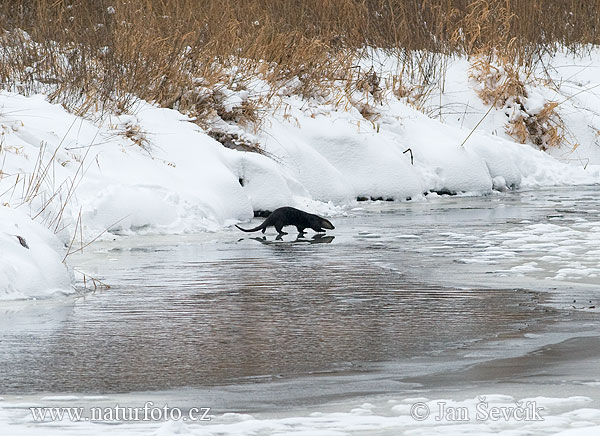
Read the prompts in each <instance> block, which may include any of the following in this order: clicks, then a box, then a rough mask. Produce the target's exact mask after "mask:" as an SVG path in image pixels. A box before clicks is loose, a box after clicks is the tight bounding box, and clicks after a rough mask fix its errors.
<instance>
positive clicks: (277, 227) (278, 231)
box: [275, 223, 287, 235]
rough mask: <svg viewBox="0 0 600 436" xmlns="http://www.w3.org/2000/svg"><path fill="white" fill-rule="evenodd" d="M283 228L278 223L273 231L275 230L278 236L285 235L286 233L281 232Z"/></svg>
mask: <svg viewBox="0 0 600 436" xmlns="http://www.w3.org/2000/svg"><path fill="white" fill-rule="evenodd" d="M282 229H283V226H282V225H281V224H279V223H277V224H275V230H277V233H279V234H280V235H287V233H286V232H284V231H283V230H282Z"/></svg>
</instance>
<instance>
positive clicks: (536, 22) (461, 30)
mask: <svg viewBox="0 0 600 436" xmlns="http://www.w3.org/2000/svg"><path fill="white" fill-rule="evenodd" d="M599 5H600V3H599V2H598V0H587V1H582V0H564V1H561V2H550V1H548V2H539V1H531V0H489V1H485V0H418V1H417V0H218V1H217V0H204V1H202V2H197V1H196V0H136V1H129V0H110V1H109V0H96V1H93V2H92V1H88V0H11V1H4V2H1V3H0V86H2V87H4V88H7V89H11V90H15V91H18V92H21V93H25V94H27V93H32V92H39V91H41V90H43V91H46V92H48V93H49V96H50V99H51V100H52V101H55V102H59V103H62V104H63V105H64V106H65V107H67V108H68V109H70V110H72V111H74V112H77V113H86V112H87V111H90V110H94V111H102V110H107V109H109V110H111V111H113V110H116V111H121V112H127V111H131V110H132V108H133V105H134V103H135V100H136V98H138V97H140V98H143V99H145V100H148V101H152V102H156V103H157V104H159V105H161V106H164V107H175V108H177V109H179V110H181V111H183V112H186V113H188V114H190V115H192V116H194V117H197V119H198V121H199V122H200V123H202V121H203V120H204V119H206V118H209V117H210V116H212V115H214V114H215V113H216V114H217V115H219V116H221V117H222V118H226V119H230V120H232V121H235V122H248V123H256V122H258V121H259V120H260V118H261V108H263V107H265V106H266V105H268V104H269V103H270V97H272V95H273V94H270V95H266V96H263V98H261V99H260V100H254V101H246V102H244V104H242V105H240V107H236V108H234V109H233V110H227V111H224V110H223V107H222V105H220V103H219V87H220V86H223V84H226V85H227V86H228V87H229V88H230V89H236V88H237V89H239V88H243V87H244V86H245V84H246V83H247V82H248V80H249V79H250V78H251V77H261V78H262V79H264V80H266V81H267V82H268V83H269V84H270V85H271V87H272V89H273V91H272V92H273V93H274V92H275V91H276V90H277V89H279V87H281V86H284V85H285V84H286V83H287V82H288V81H289V80H290V79H292V78H298V79H299V82H298V84H297V86H296V87H295V89H294V90H293V91H292V92H294V93H297V94H300V95H303V96H305V97H313V96H329V95H330V94H331V92H332V91H331V90H332V89H333V88H334V85H336V86H337V85H339V83H343V84H345V85H344V86H345V89H346V90H347V91H348V92H352V91H353V90H356V89H360V90H362V91H364V92H365V93H367V94H368V95H369V96H370V98H371V99H372V100H373V101H375V102H376V101H377V99H378V98H380V97H381V96H378V92H379V86H380V82H381V81H382V80H384V78H379V77H374V76H373V75H370V76H369V74H356V72H355V70H354V69H353V67H354V66H355V65H356V59H357V56H359V55H361V51H362V50H363V49H364V48H365V47H379V48H383V49H385V50H387V51H389V52H391V53H394V54H395V55H396V56H397V57H398V59H399V61H400V70H399V71H398V74H397V77H395V78H391V81H392V82H394V87H393V89H394V91H395V92H396V93H397V95H401V96H405V97H407V98H408V99H409V100H410V101H411V102H412V103H413V104H415V105H416V106H418V105H419V104H420V102H422V101H423V99H424V98H425V97H426V96H427V94H428V89H429V88H430V87H431V86H432V84H433V83H435V82H436V80H439V76H440V74H443V72H442V71H441V69H443V57H444V56H451V55H454V54H466V55H469V56H475V55H476V56H478V57H479V58H481V59H487V60H488V61H491V59H492V58H496V57H498V56H501V57H502V58H503V59H505V60H506V63H505V65H513V66H517V65H531V64H533V63H535V62H536V59H537V58H539V56H540V54H542V53H545V52H552V51H553V50H556V49H557V47H558V46H559V45H561V46H567V47H570V48H571V49H572V50H574V51H581V50H584V49H585V45H586V44H588V43H598V42H600V36H599V34H598V31H599V30H598V29H600V14H597V10H598V6H599ZM364 53H365V52H363V54H364ZM490 73H492V74H493V72H490ZM385 80H389V78H385ZM500 88H502V89H500ZM491 89H494V90H495V92H499V93H501V94H503V95H502V96H500V97H498V96H485V98H486V99H487V100H489V99H490V98H492V97H493V98H494V100H496V101H501V100H504V99H506V98H507V97H506V95H508V94H510V93H511V92H515V93H516V94H513V95H521V94H519V93H522V90H520V89H518V84H517V83H514V84H509V83H508V82H505V83H504V84H503V85H502V86H501V87H498V86H496V87H491ZM364 112H365V114H366V115H367V116H370V117H373V114H372V111H371V110H370V108H368V107H367V108H364Z"/></svg>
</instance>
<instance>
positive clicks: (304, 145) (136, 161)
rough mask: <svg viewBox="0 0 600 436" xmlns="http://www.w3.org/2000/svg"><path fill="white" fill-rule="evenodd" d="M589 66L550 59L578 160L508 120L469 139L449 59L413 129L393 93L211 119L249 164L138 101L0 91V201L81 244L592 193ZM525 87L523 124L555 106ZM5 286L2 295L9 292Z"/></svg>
mask: <svg viewBox="0 0 600 436" xmlns="http://www.w3.org/2000/svg"><path fill="white" fill-rule="evenodd" d="M593 53H597V51H593ZM597 58H598V56H596V57H594V58H593V59H592V60H591V61H590V59H579V60H578V61H577V62H579V67H577V66H573V65H569V67H568V68H566V69H564V70H563V69H561V67H562V66H563V65H562V64H563V63H566V62H567V61H568V59H567V57H566V56H563V57H558V58H557V59H556V60H555V65H554V67H555V68H554V69H553V70H552V74H553V75H554V76H553V77H554V78H555V80H556V82H559V81H560V80H561V78H562V76H561V74H563V75H568V78H567V77H564V78H563V79H564V84H563V88H564V89H566V91H565V93H567V94H565V95H562V96H560V98H563V97H564V98H567V100H568V101H567V102H565V104H564V105H561V106H560V107H559V108H560V109H561V110H563V112H564V113H562V116H563V117H564V118H565V119H566V120H567V121H569V124H568V126H569V127H570V128H572V130H573V131H572V132H571V133H573V134H577V135H579V136H578V138H581V139H582V140H581V141H580V142H582V144H581V145H580V146H579V147H578V149H577V159H573V158H572V156H571V154H569V153H568V152H569V150H560V149H557V150H553V151H552V153H551V154H552V155H553V156H554V157H552V156H551V155H550V154H549V153H545V152H542V151H539V150H536V149H535V148H534V147H533V146H532V145H528V144H519V143H516V142H514V141H513V140H512V139H511V138H510V136H508V135H507V134H505V133H498V132H499V130H500V131H502V130H503V128H504V126H503V124H502V123H503V122H504V121H503V120H504V118H506V117H509V115H510V114H504V112H503V111H502V108H500V109H494V110H493V111H492V112H491V114H490V115H489V116H488V117H484V118H483V120H484V122H483V123H482V124H481V126H480V127H479V128H478V129H476V130H475V131H474V132H473V133H472V130H473V128H474V127H476V126H477V125H478V121H479V120H481V119H482V116H484V115H485V111H486V110H487V109H486V106H485V105H484V104H483V103H482V102H481V101H480V100H479V97H478V96H477V94H476V88H477V86H478V85H477V83H474V82H473V80H472V79H471V78H470V76H469V63H468V62H466V61H465V60H460V59H459V60H456V61H454V62H453V63H452V64H451V65H449V67H448V77H447V79H446V80H447V82H446V87H445V89H444V92H443V93H442V94H441V96H440V97H439V100H440V102H439V105H440V106H439V110H440V112H439V114H437V115H436V111H433V109H432V108H433V106H434V103H435V102H434V100H435V97H434V94H435V93H432V94H431V101H430V102H429V104H430V106H431V107H430V108H429V113H430V115H431V116H426V115H425V114H424V113H422V112H419V111H417V110H415V109H413V108H412V107H410V106H409V105H408V104H407V102H406V100H403V99H399V98H397V97H396V96H394V95H393V94H392V93H389V95H386V97H385V98H384V99H383V100H382V103H374V102H373V101H369V96H368V95H367V96H366V97H365V95H362V94H360V93H357V94H356V95H353V96H346V97H344V98H345V99H346V100H345V101H346V105H345V106H343V107H342V105H340V104H338V105H333V104H331V103H328V101H330V100H331V98H329V99H321V100H319V99H314V98H312V99H308V100H303V99H301V98H299V97H297V96H294V95H287V94H286V92H285V89H283V90H281V91H280V93H279V95H278V97H277V98H278V99H279V104H277V105H274V107H273V109H272V112H271V113H268V114H266V115H265V116H264V119H263V122H262V125H261V129H259V130H258V131H256V130H253V129H252V128H251V127H244V126H243V125H237V124H235V123H233V122H225V121H224V120H222V119H215V120H214V124H215V125H216V126H217V127H218V130H220V131H222V132H224V134H226V136H227V135H229V136H228V138H229V139H232V138H233V139H234V140H240V141H242V142H246V143H254V144H258V145H259V146H260V148H261V149H262V150H263V153H262V154H259V153H253V152H247V151H238V150H234V149H231V148H226V147H224V146H223V145H222V144H221V143H220V142H218V141H217V140H215V139H213V138H212V137H211V136H209V134H208V133H207V132H206V131H205V130H203V129H201V128H200V127H199V126H198V125H196V124H195V123H193V122H192V120H190V119H189V118H187V117H186V116H184V115H182V114H181V113H179V112H177V111H175V110H171V109H163V108H157V107H155V106H153V105H151V104H148V103H145V102H139V104H138V106H137V110H136V112H135V114H132V115H116V114H103V116H100V114H90V115H88V116H86V117H80V116H76V115H73V114H71V113H68V112H67V111H66V110H64V109H63V108H62V107H61V106H59V105H53V104H50V103H48V102H47V101H46V98H45V96H43V95H34V96H31V97H25V96H22V95H18V94H14V93H8V92H4V91H3V92H1V93H0V129H1V134H2V138H1V142H0V145H1V152H0V162H1V165H2V166H1V167H0V170H1V173H0V174H1V177H0V202H2V203H6V204H8V205H10V206H11V207H12V208H15V207H19V210H20V211H22V212H23V213H28V214H29V215H30V216H37V218H36V220H37V221H38V222H40V223H42V224H43V225H45V226H46V227H49V228H50V229H51V231H53V232H55V233H57V234H58V236H59V238H60V239H61V240H62V241H63V243H66V244H68V243H69V241H71V240H72V239H73V238H72V236H73V235H76V237H75V238H74V241H76V242H75V244H76V245H77V241H78V243H79V245H81V244H82V243H85V241H89V240H91V239H93V238H95V237H97V236H98V235H101V234H102V233H103V232H105V231H106V230H108V231H109V232H108V233H106V234H104V236H103V237H110V234H111V233H112V234H147V233H184V232H192V231H204V230H212V231H214V230H218V229H220V228H223V227H224V226H229V225H232V224H233V223H236V222H240V221H246V220H249V219H250V218H251V217H252V216H253V211H256V210H272V209H274V208H276V207H279V206H284V205H293V206H296V207H300V208H302V209H306V210H310V211H313V212H317V213H320V214H324V215H335V214H339V213H343V212H344V211H345V210H347V207H346V206H348V205H352V204H354V203H355V201H356V200H357V199H359V198H360V199H362V198H367V199H369V198H372V199H394V200H407V199H411V200H413V201H415V200H422V199H424V198H425V194H427V193H431V192H433V193H461V192H462V193H469V194H486V193H489V192H491V190H492V189H497V190H503V189H508V188H518V187H541V186H554V185H572V184H595V183H600V165H597V163H598V161H599V156H600V152H598V149H599V147H598V146H597V145H595V142H594V141H595V140H594V138H593V137H591V136H590V135H591V134H592V133H593V131H594V129H593V127H594V124H593V123H594V122H595V121H594V119H593V117H594V114H595V110H596V107H597V106H598V104H599V103H598V98H597V97H596V93H595V92H594V90H593V88H594V83H593V77H592V76H590V74H591V73H590V71H592V72H593V71H595V70H594V69H593V68H595V67H594V66H591V67H590V62H592V63H593V64H594V65H596V64H598V65H600V61H596V59H597ZM373 59H376V57H373ZM570 61H573V60H570ZM573 62H575V61H573ZM371 66H373V65H371ZM373 67H374V68H375V69H377V68H379V70H378V73H379V74H380V75H382V76H384V75H385V71H386V69H387V71H389V70H391V69H393V68H394V66H393V64H392V65H390V59H389V58H384V59H382V61H381V63H380V64H379V65H377V66H373ZM577 68H579V70H578V69H577ZM563 71H564V72H563ZM579 76H582V77H579ZM567 79H568V80H567ZM573 80H576V81H578V82H577V83H576V84H573V86H574V87H575V88H576V89H571V88H573V86H571V84H572V83H571V82H572V81H573ZM579 82H581V83H579ZM561 83H562V82H561ZM579 85H580V86H579ZM528 86H530V88H531V89H530V92H529V95H530V97H529V99H528V100H527V102H526V103H525V104H524V106H523V107H524V109H523V110H524V111H525V110H528V111H529V112H532V113H533V112H535V110H536V109H535V107H534V106H536V105H537V106H539V105H540V104H542V103H543V102H544V101H550V100H549V99H550V98H551V97H556V95H554V96H553V95H550V94H551V91H550V90H549V89H550V88H548V87H545V88H544V87H543V86H542V85H539V84H533V83H532V84H530V85H528ZM569 86H571V87H569ZM267 88H268V85H267V84H266V83H265V82H262V81H261V80H259V79H257V80H256V81H255V83H252V84H249V85H248V90H241V91H233V90H229V89H226V88H224V89H223V90H221V93H222V94H223V95H224V96H225V97H224V101H223V102H222V104H223V105H224V107H226V108H229V109H230V110H235V108H236V107H238V106H239V105H240V104H241V103H242V102H243V101H244V100H245V99H251V98H252V96H253V95H260V94H261V92H264V91H265V90H266V89H267ZM384 91H385V90H384ZM569 92H570V94H568V93H569ZM571 94H572V95H571ZM365 98H366V100H365ZM554 99H555V100H557V99H558V98H554ZM540 102H542V103H540ZM365 104H367V105H368V107H367V106H365ZM365 107H367V109H368V110H365ZM448 108H453V109H452V110H453V112H452V113H454V114H458V115H457V116H456V117H455V116H450V115H449V114H448ZM457 108H458V109H457ZM577 108H583V109H584V110H583V112H582V114H583V115H582V116H581V117H579V116H578V115H577V113H576V111H577V110H578V109H577ZM538 109H539V108H538ZM444 111H446V114H445V115H444ZM461 114H463V115H464V118H463V115H461ZM510 116H512V117H513V118H514V114H513V115H510ZM590 117H592V118H590ZM455 118H456V120H455ZM590 126H592V127H591V128H590ZM590 129H591V130H590ZM590 132H592V133H590ZM592 136H593V135H592ZM236 138H237V139H236ZM222 142H223V140H222ZM234 142H235V141H234ZM409 148H410V150H411V152H412V156H411V153H409V152H408V151H407V150H408V149H409ZM583 154H585V156H584V155H583ZM557 158H559V159H557ZM582 159H587V160H585V164H584V163H583V162H584V161H582ZM40 211H42V212H41V213H40ZM8 277H9V276H8V275H6V274H4V276H3V279H2V280H3V281H2V284H1V286H3V289H8V287H9V286H10V287H12V288H14V286H15V283H16V282H14V281H13V280H12V279H10V280H9V279H8Z"/></svg>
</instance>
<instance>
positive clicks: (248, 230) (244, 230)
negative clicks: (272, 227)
mask: <svg viewBox="0 0 600 436" xmlns="http://www.w3.org/2000/svg"><path fill="white" fill-rule="evenodd" d="M235 226H236V227H237V228H238V229H240V230H241V231H242V232H248V233H250V232H256V231H258V230H262V229H263V228H264V227H265V223H262V224H261V225H259V226H256V227H254V228H253V229H243V228H241V227H240V226H238V225H237V224H236V225H235Z"/></svg>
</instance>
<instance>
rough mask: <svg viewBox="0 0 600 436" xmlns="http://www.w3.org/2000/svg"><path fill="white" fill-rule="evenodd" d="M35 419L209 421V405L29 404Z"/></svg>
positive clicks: (49, 420)
mask: <svg viewBox="0 0 600 436" xmlns="http://www.w3.org/2000/svg"><path fill="white" fill-rule="evenodd" d="M29 411H30V412H31V416H32V418H33V421H34V422H56V421H63V420H69V421H91V422H93V421H97V422H109V421H133V422H136V421H166V420H172V421H181V420H183V421H210V420H211V416H210V415H209V413H210V407H192V408H190V409H189V410H186V411H185V412H184V411H183V410H182V409H180V408H179V407H169V405H168V404H165V405H164V406H161V407H158V406H155V405H154V403H153V402H152V401H147V402H146V403H145V404H144V405H143V406H141V407H129V406H120V405H118V404H115V405H114V406H109V407H89V408H85V407H30V408H29Z"/></svg>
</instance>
